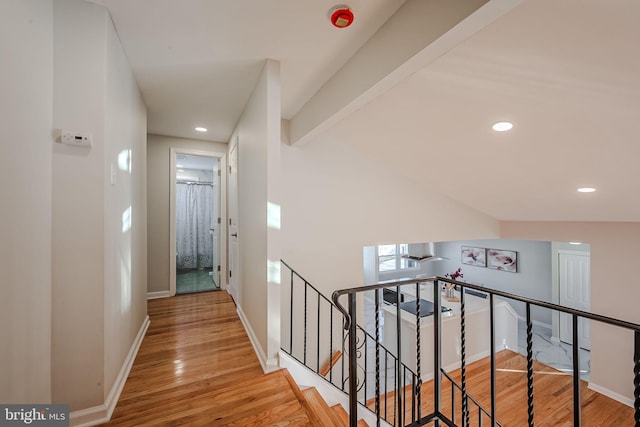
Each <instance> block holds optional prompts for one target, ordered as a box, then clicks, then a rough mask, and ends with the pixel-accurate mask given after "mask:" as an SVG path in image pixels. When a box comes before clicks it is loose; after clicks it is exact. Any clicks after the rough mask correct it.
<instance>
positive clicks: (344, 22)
mask: <svg viewBox="0 0 640 427" xmlns="http://www.w3.org/2000/svg"><path fill="white" fill-rule="evenodd" d="M329 15H330V17H331V24H332V25H333V26H334V27H336V28H347V27H348V26H349V25H351V24H353V12H352V11H351V9H350V8H349V6H345V5H341V6H336V7H334V8H333V9H331V11H330V12H329Z"/></svg>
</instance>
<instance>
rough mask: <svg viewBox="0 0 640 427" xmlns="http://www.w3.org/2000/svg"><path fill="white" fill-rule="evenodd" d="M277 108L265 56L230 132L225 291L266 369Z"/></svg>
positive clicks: (275, 282)
mask: <svg viewBox="0 0 640 427" xmlns="http://www.w3.org/2000/svg"><path fill="white" fill-rule="evenodd" d="M280 111H281V108H280V64H279V63H278V62H277V61H273V60H266V61H265V66H264V68H263V70H262V73H261V75H260V78H259V79H258V82H257V83H256V86H255V88H254V90H253V93H252V94H251V97H250V99H249V101H248V102H247V105H246V107H245V110H244V112H243V113H242V116H241V118H240V121H239V122H238V125H237V126H236V129H235V130H234V132H233V134H232V136H231V141H235V140H236V138H237V140H238V250H239V254H240V255H239V269H240V271H239V279H238V289H230V291H231V292H232V294H233V295H234V296H235V297H236V298H237V300H236V303H237V305H238V312H239V314H240V317H241V318H242V319H243V322H244V323H245V327H246V328H247V329H248V331H247V332H248V334H249V337H250V338H251V340H252V343H253V345H254V347H256V352H257V354H258V357H259V359H260V362H261V364H262V367H263V369H264V370H267V371H268V370H271V369H273V368H276V367H277V361H276V360H277V354H278V352H279V351H280V284H279V280H280V277H279V276H280V275H279V268H280V240H279V239H280V237H279V234H280V225H279V220H277V221H276V217H279V209H280V201H279V196H280V194H279V185H280V124H281V117H280ZM232 145H233V144H230V146H232ZM269 206H271V208H269ZM270 215H271V217H270V219H271V220H269V216H270ZM278 219H279V218H278ZM274 222H276V223H277V224H275V223H274ZM269 272H270V273H269ZM233 273H234V274H236V272H233Z"/></svg>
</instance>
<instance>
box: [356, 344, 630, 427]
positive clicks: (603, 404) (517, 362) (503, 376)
mask: <svg viewBox="0 0 640 427" xmlns="http://www.w3.org/2000/svg"><path fill="white" fill-rule="evenodd" d="M526 363H527V361H526V358H525V357H524V356H522V355H520V354H518V353H515V352H513V351H509V350H504V351H501V352H499V353H498V354H497V356H496V367H497V372H496V383H497V387H496V389H497V395H496V400H497V410H496V419H497V420H498V421H499V422H500V423H501V424H502V425H503V426H505V427H512V426H513V427H521V426H526V425H527V419H528V418H527V376H526V369H527V365H526ZM489 365H490V361H489V359H488V358H486V359H482V360H480V361H478V362H475V363H472V364H470V365H469V366H468V367H467V387H468V392H469V394H470V395H471V396H473V397H474V398H475V399H476V400H478V401H479V402H480V404H481V405H482V406H484V407H485V408H486V409H488V410H490V409H491V397H490V396H491V378H490V370H489V369H490V366H489ZM450 375H451V377H452V378H453V379H454V380H456V381H457V382H458V383H460V370H459V369H458V370H456V371H453V372H452V373H450ZM533 382H534V385H533V387H534V396H535V397H534V423H535V425H536V427H538V426H539V427H552V426H553V427H565V426H573V401H572V398H573V378H572V377H571V376H569V375H565V374H562V373H561V372H559V371H557V370H555V369H553V368H550V367H548V366H546V365H544V364H541V363H538V362H534V378H533ZM587 386H588V384H587V383H586V382H584V381H582V382H581V389H580V390H581V394H582V398H581V401H582V425H583V426H585V427H587V426H606V427H609V426H616V427H622V426H633V425H634V421H633V409H632V408H630V407H628V406H625V405H623V404H621V403H619V402H617V401H615V400H613V399H610V398H608V397H606V396H603V395H601V394H599V393H596V392H594V391H592V390H589V389H588V387H587ZM442 390H443V395H442V397H441V401H442V413H443V414H444V415H446V416H447V417H449V418H451V417H452V415H451V414H452V411H451V408H452V404H451V383H450V382H449V381H448V380H447V379H446V378H443V382H442ZM421 395H422V408H423V409H422V416H425V415H428V414H430V413H431V412H433V382H432V381H429V382H425V383H424V384H423V388H422V393H421ZM387 399H388V400H387V402H388V404H387V413H388V414H390V415H389V417H390V419H391V420H392V419H393V414H394V409H395V408H393V405H394V403H393V401H394V397H393V394H388V395H387ZM405 401H406V402H409V404H408V407H407V409H406V410H405V414H406V415H405V417H408V418H407V419H410V417H411V410H410V408H411V406H410V402H411V390H410V388H408V389H407V390H406V391H405ZM455 402H456V403H455V412H456V414H455V421H456V423H457V424H458V425H460V424H461V412H462V410H461V403H460V402H461V399H460V392H459V390H456V397H455ZM368 406H369V407H371V408H374V407H375V405H374V402H373V401H371V400H370V401H369V402H368ZM469 408H470V425H471V426H478V425H480V422H479V414H478V410H477V407H476V406H475V405H473V404H472V403H470V405H469ZM383 411H384V409H383ZM490 421H491V420H490V418H489V417H487V416H483V419H482V425H490Z"/></svg>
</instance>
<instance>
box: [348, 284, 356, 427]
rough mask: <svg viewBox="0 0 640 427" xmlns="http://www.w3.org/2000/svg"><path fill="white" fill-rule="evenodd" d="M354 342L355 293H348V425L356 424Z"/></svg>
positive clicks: (353, 425)
mask: <svg viewBox="0 0 640 427" xmlns="http://www.w3.org/2000/svg"><path fill="white" fill-rule="evenodd" d="M357 351H358V350H357V342H356V295H355V294H349V426H350V427H357V425H358V356H357V354H356V352H357Z"/></svg>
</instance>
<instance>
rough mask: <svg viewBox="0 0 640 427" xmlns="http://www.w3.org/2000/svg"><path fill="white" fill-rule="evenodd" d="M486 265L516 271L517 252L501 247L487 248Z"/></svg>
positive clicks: (496, 268)
mask: <svg viewBox="0 0 640 427" xmlns="http://www.w3.org/2000/svg"><path fill="white" fill-rule="evenodd" d="M487 267H489V268H493V269H494V270H501V271H509V272H511V273H517V272H518V253H517V252H516V251H504V250H502V249H487Z"/></svg>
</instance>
